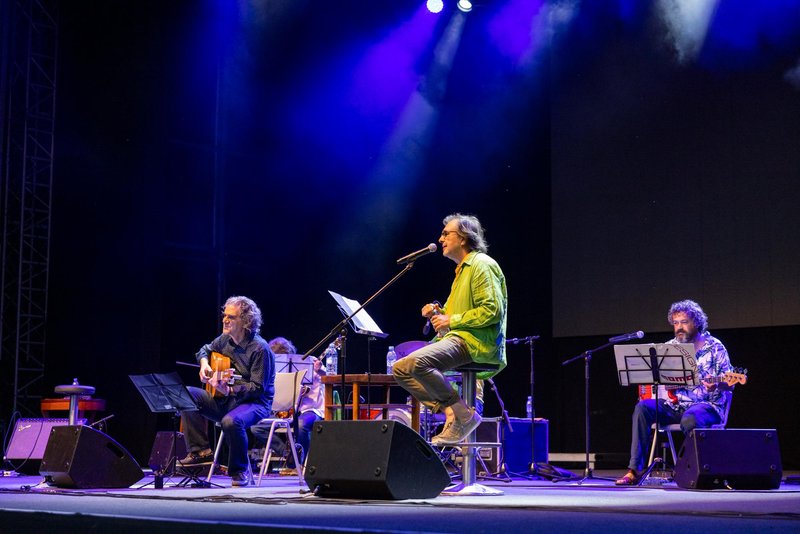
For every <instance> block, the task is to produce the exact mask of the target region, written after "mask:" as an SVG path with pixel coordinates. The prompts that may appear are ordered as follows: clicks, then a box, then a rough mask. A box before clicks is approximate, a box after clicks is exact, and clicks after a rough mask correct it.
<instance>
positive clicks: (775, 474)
mask: <svg viewBox="0 0 800 534" xmlns="http://www.w3.org/2000/svg"><path fill="white" fill-rule="evenodd" d="M782 476H783V469H782V467H781V453H780V449H779V447H778V433H777V431H776V430H774V429H743V428H736V429H710V428H697V429H695V430H693V431H692V432H690V433H689V435H688V436H687V437H686V439H685V440H684V443H683V447H682V448H681V451H680V452H679V453H678V461H677V463H676V465H675V483H676V484H677V485H678V486H680V487H681V488H685V489H721V488H733V489H776V488H778V487H780V485H781V477H782Z"/></svg>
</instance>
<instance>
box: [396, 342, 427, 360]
mask: <svg viewBox="0 0 800 534" xmlns="http://www.w3.org/2000/svg"><path fill="white" fill-rule="evenodd" d="M426 345H428V342H427V341H406V342H404V343H400V344H399V345H397V346H396V347H395V348H394V353H395V354H397V359H398V360H399V359H400V358H405V357H406V356H408V355H409V354H411V353H412V352H414V351H415V350H419V349H421V348H422V347H424V346H426Z"/></svg>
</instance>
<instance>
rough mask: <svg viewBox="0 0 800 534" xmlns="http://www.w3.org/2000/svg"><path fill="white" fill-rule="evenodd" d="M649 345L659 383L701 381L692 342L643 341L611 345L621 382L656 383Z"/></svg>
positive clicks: (684, 384) (629, 383)
mask: <svg viewBox="0 0 800 534" xmlns="http://www.w3.org/2000/svg"><path fill="white" fill-rule="evenodd" d="M651 349H654V350H655V358H656V362H657V365H658V370H659V373H658V383H659V384H667V385H676V386H696V385H697V384H698V383H699V382H700V381H699V377H698V375H697V360H696V359H695V348H694V345H693V344H692V343H646V344H632V345H614V356H615V358H616V363H617V372H618V374H619V383H620V385H622V386H628V385H631V384H653V383H655V380H654V379H653V368H652V365H651V362H652V357H651V354H650V351H651Z"/></svg>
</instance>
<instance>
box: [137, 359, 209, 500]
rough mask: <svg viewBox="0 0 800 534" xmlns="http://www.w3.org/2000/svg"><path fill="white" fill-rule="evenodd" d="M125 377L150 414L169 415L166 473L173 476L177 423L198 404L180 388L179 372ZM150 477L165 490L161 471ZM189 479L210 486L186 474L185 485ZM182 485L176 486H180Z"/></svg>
mask: <svg viewBox="0 0 800 534" xmlns="http://www.w3.org/2000/svg"><path fill="white" fill-rule="evenodd" d="M128 377H129V378H130V379H131V382H133V385H134V386H136V389H137V390H139V394H140V395H141V396H142V398H143V399H144V400H145V402H146V403H147V406H148V407H149V408H150V411H151V412H153V413H170V414H172V456H171V457H170V459H169V461H168V462H167V465H168V466H169V472H170V474H171V475H172V474H174V473H175V470H176V464H177V461H178V458H177V457H176V454H177V451H178V424H179V421H180V415H181V412H194V411H197V404H195V402H194V399H193V398H192V396H191V395H190V394H189V390H187V389H186V386H185V385H183V382H182V381H181V378H180V376H178V373H175V372H172V373H165V374H157V373H153V374H149V375H128ZM153 474H154V476H155V481H154V484H155V488H156V489H162V488H163V487H164V472H163V471H156V472H155V473H153ZM189 480H191V481H192V482H193V483H194V484H193V485H194V486H197V487H208V486H210V485H211V484H210V483H209V482H206V481H204V480H200V479H198V478H197V477H196V476H195V475H187V478H186V479H184V481H187V482H188V481H189ZM182 483H183V481H182ZM182 483H181V484H179V485H182Z"/></svg>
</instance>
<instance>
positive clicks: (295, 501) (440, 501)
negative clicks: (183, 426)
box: [0, 471, 800, 533]
mask: <svg viewBox="0 0 800 534" xmlns="http://www.w3.org/2000/svg"><path fill="white" fill-rule="evenodd" d="M619 475H621V472H620V471H598V472H595V476H598V477H599V476H610V477H614V476H619ZM152 480H153V478H152V477H151V476H148V477H146V478H145V479H143V480H142V481H141V482H139V483H138V484H135V485H134V486H132V487H131V488H129V489H121V490H100V489H92V490H74V489H63V488H55V487H50V486H47V485H46V484H43V483H42V478H41V477H21V476H6V477H3V478H0V530H2V531H3V532H44V531H53V530H56V529H58V530H62V531H78V530H83V531H88V530H91V531H95V532H110V531H114V532H118V533H121V532H141V531H143V530H144V529H147V530H148V531H158V532H160V531H164V532H167V531H169V532H175V531H183V530H186V531H188V530H191V531H192V532H205V531H210V530H212V529H213V530H215V531H219V530H220V527H223V529H224V530H225V531H235V530H239V529H245V528H246V529H248V530H252V529H253V528H254V527H258V528H261V529H275V530H280V531H287V530H298V531H307V532H313V531H321V530H350V531H352V530H355V531H362V532H364V531H367V532H399V531H411V532H493V533H496V532H513V531H516V532H531V531H550V530H556V529H558V530H568V529H575V530H580V531H593V532H604V531H608V532H611V531H614V532H617V531H619V529H620V528H621V527H626V528H631V527H632V528H636V529H637V530H638V529H644V528H650V527H654V528H658V529H666V530H672V529H693V530H694V531H713V532H719V531H732V530H735V531H758V532H798V531H800V486H797V485H787V484H783V485H782V486H781V487H780V489H777V490H759V491H755V490H733V491H731V490H700V491H690V490H684V489H681V488H678V487H677V486H676V485H675V484H674V483H668V484H665V485H663V486H658V487H635V488H619V487H615V486H614V485H613V482H610V481H605V480H599V479H591V480H589V481H586V482H584V483H583V484H578V483H576V482H558V483H553V482H550V481H546V480H525V479H522V478H519V479H513V480H512V481H511V482H497V481H485V482H482V483H483V484H485V485H488V486H491V487H493V488H499V489H502V490H503V491H504V492H505V493H504V495H502V496H495V497H488V496H486V497H452V496H451V497H446V496H439V497H436V498H433V499H418V500H417V499H410V500H401V501H371V500H338V499H327V498H320V497H316V496H313V495H311V494H309V493H301V491H300V487H299V486H298V481H297V478H296V477H279V476H271V477H268V478H265V479H264V482H263V484H262V486H261V487H246V488H231V487H230V479H228V478H226V477H214V482H216V483H219V484H220V485H222V486H223V487H221V488H187V487H177V486H176V485H175V484H176V483H177V482H178V479H174V480H171V481H168V482H167V483H166V484H165V487H164V489H153V486H152V484H151V485H149V486H145V487H142V486H143V485H144V484H146V483H147V482H152ZM303 489H306V488H305V486H303ZM78 497H80V498H78Z"/></svg>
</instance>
